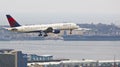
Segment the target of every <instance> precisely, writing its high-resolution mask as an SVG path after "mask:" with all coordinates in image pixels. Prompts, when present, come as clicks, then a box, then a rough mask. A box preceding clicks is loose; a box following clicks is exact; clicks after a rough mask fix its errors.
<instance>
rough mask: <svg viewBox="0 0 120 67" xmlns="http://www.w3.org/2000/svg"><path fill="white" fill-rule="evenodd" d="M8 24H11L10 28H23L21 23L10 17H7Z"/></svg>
mask: <svg viewBox="0 0 120 67" xmlns="http://www.w3.org/2000/svg"><path fill="white" fill-rule="evenodd" d="M6 17H7V19H8V22H9V24H10V27H18V26H21V25H20V24H19V23H17V21H16V20H15V19H14V18H13V17H12V16H10V15H6Z"/></svg>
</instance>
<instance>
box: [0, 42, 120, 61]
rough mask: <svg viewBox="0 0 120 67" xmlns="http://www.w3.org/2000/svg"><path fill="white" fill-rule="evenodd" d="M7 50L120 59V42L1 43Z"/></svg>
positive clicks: (64, 56) (73, 56)
mask: <svg viewBox="0 0 120 67" xmlns="http://www.w3.org/2000/svg"><path fill="white" fill-rule="evenodd" d="M7 48H9V49H15V50H20V51H23V53H28V54H31V53H32V54H38V55H53V56H54V58H67V59H73V60H81V59H93V60H113V59H114V56H115V57H116V59H120V41H63V40H42V41H41V40H34V41H32V40H31V41H0V49H7Z"/></svg>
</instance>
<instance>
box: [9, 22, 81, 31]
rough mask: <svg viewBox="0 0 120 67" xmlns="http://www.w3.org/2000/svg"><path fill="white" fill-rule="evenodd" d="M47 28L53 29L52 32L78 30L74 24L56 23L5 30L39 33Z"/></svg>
mask: <svg viewBox="0 0 120 67" xmlns="http://www.w3.org/2000/svg"><path fill="white" fill-rule="evenodd" d="M49 27H51V28H53V30H55V29H58V30H73V29H78V28H79V26H78V25H76V24H75V23H56V24H41V25H27V26H19V27H11V28H7V29H8V30H11V31H16V32H39V31H44V30H46V29H47V28H49Z"/></svg>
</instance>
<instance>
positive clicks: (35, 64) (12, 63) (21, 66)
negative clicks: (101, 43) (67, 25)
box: [0, 49, 120, 67]
mask: <svg viewBox="0 0 120 67" xmlns="http://www.w3.org/2000/svg"><path fill="white" fill-rule="evenodd" d="M0 67H120V60H116V59H114V60H86V59H83V60H70V59H53V56H52V55H40V56H39V55H36V54H23V53H22V51H15V50H13V49H1V50H0Z"/></svg>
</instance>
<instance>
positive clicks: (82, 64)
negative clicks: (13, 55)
mask: <svg viewBox="0 0 120 67" xmlns="http://www.w3.org/2000/svg"><path fill="white" fill-rule="evenodd" d="M28 67H120V60H100V61H96V60H81V61H76V60H67V61H54V62H53V61H51V62H32V63H28Z"/></svg>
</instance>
